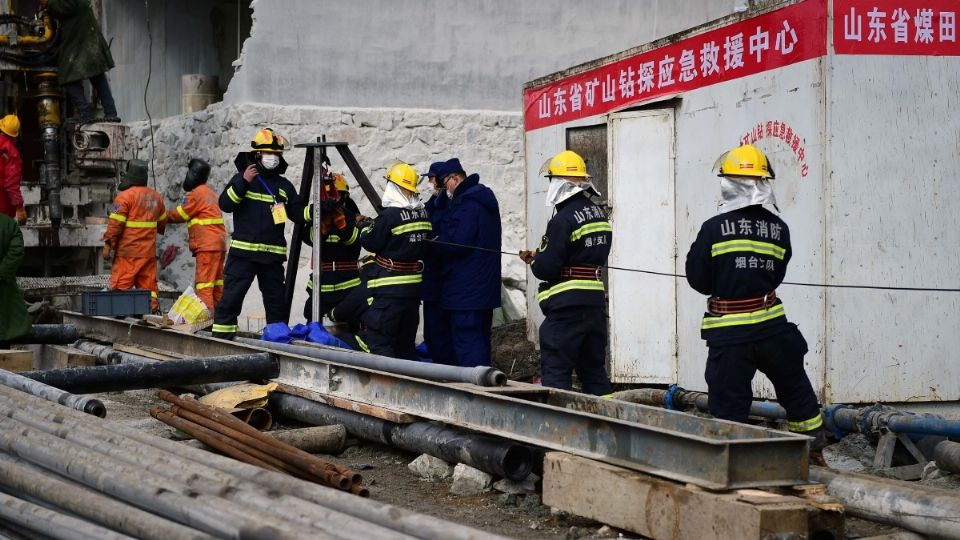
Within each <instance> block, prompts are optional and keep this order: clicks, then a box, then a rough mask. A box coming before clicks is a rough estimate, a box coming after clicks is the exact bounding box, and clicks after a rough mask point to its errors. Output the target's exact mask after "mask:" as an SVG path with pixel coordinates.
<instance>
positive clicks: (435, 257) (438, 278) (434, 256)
mask: <svg viewBox="0 0 960 540" xmlns="http://www.w3.org/2000/svg"><path fill="white" fill-rule="evenodd" d="M449 202H450V199H449V198H448V197H447V194H446V192H440V193H435V194H434V195H433V196H432V197H430V200H429V201H427V204H426V205H425V206H426V208H427V215H428V216H430V223H431V224H433V232H434V233H436V232H438V231H439V230H440V227H441V226H442V225H441V223H442V222H443V216H444V214H446V212H447V208H448V207H449V204H448V203H449ZM428 246H430V247H431V249H428V250H427V251H426V252H425V253H424V254H423V289H422V291H421V296H422V299H423V301H424V302H439V301H440V289H441V287H442V286H443V280H444V277H445V276H444V272H443V268H442V264H441V260H440V253H439V252H438V251H436V250H434V249H432V244H428Z"/></svg>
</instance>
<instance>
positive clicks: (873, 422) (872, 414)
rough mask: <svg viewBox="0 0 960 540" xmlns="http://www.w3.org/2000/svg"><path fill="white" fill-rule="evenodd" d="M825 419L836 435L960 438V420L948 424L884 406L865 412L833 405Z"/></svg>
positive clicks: (950, 421) (931, 416) (940, 418)
mask: <svg viewBox="0 0 960 540" xmlns="http://www.w3.org/2000/svg"><path fill="white" fill-rule="evenodd" d="M824 417H825V419H826V422H827V427H829V428H830V429H831V430H834V431H843V432H857V431H859V432H861V433H871V432H876V431H883V430H887V431H893V432H894V433H913V434H917V435H940V436H942V437H960V420H947V419H945V418H943V417H940V416H937V415H933V414H914V413H909V412H905V411H899V410H897V409H894V408H892V407H887V406H885V405H874V406H873V407H866V408H863V409H854V408H852V407H848V406H846V405H834V406H832V407H828V408H827V410H826V414H825V415H824Z"/></svg>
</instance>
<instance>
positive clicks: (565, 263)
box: [531, 193, 613, 314]
mask: <svg viewBox="0 0 960 540" xmlns="http://www.w3.org/2000/svg"><path fill="white" fill-rule="evenodd" d="M612 241H613V228H612V227H610V222H609V221H607V215H606V213H604V211H603V209H602V208H600V207H599V206H597V205H596V204H594V203H593V201H591V200H590V197H589V196H588V195H587V194H586V193H580V194H577V195H574V196H573V197H570V198H569V199H567V200H565V201H563V202H561V203H559V204H558V205H557V206H556V212H555V213H554V215H553V217H552V218H550V222H549V223H547V234H545V235H543V239H542V240H541V241H540V247H539V248H538V249H537V254H536V257H534V259H533V263H532V265H531V270H533V275H534V276H536V277H537V278H538V279H540V280H541V281H542V283H540V287H539V289H538V291H539V292H538V293H537V302H538V303H539V304H540V310H541V311H542V312H543V313H544V314H547V313H548V312H550V311H552V310H555V309H560V308H567V307H573V306H603V305H605V304H606V295H605V294H604V288H603V282H602V281H600V279H599V273H598V274H597V276H598V277H597V279H579V278H569V277H564V276H563V274H564V268H569V267H573V266H578V267H579V266H592V267H598V268H599V267H601V266H605V265H606V264H607V258H608V257H609V256H610V246H611V243H612Z"/></svg>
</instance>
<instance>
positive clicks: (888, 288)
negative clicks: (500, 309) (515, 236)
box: [427, 238, 960, 293]
mask: <svg viewBox="0 0 960 540" xmlns="http://www.w3.org/2000/svg"><path fill="white" fill-rule="evenodd" d="M427 241H428V242H433V243H434V244H444V245H448V246H455V247H460V248H466V249H474V250H477V251H486V252H488V253H500V254H503V255H514V256H518V255H520V253H515V252H512V251H502V250H499V249H492V248H485V247H480V246H470V245H467V244H458V243H456V242H447V241H444V240H438V239H435V238H433V239H431V238H428V239H427ZM600 268H606V269H607V270H618V271H621V272H634V273H638V274H651V275H654V276H664V277H674V278H686V277H687V276H685V275H683V274H672V273H670V272H656V271H653V270H643V269H640V268H624V267H622V266H613V265H609V264H608V265H600ZM781 285H795V286H798V287H822V288H828V289H870V290H880V291H920V292H948V293H951V292H952V293H955V292H960V288H957V289H944V288H936V287H893V286H885V285H843V284H835V283H805V282H801V281H784V282H782V283H781Z"/></svg>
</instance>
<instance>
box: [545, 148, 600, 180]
mask: <svg viewBox="0 0 960 540" xmlns="http://www.w3.org/2000/svg"><path fill="white" fill-rule="evenodd" d="M544 168H545V169H546V174H544V176H577V177H580V178H590V175H589V174H587V164H586V162H584V161H583V158H582V157H580V154H578V153H576V152H573V151H570V150H564V151H563V152H560V153H559V154H557V155H555V156H553V157H552V158H550V161H548V162H547V164H546V166H545V167H544Z"/></svg>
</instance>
